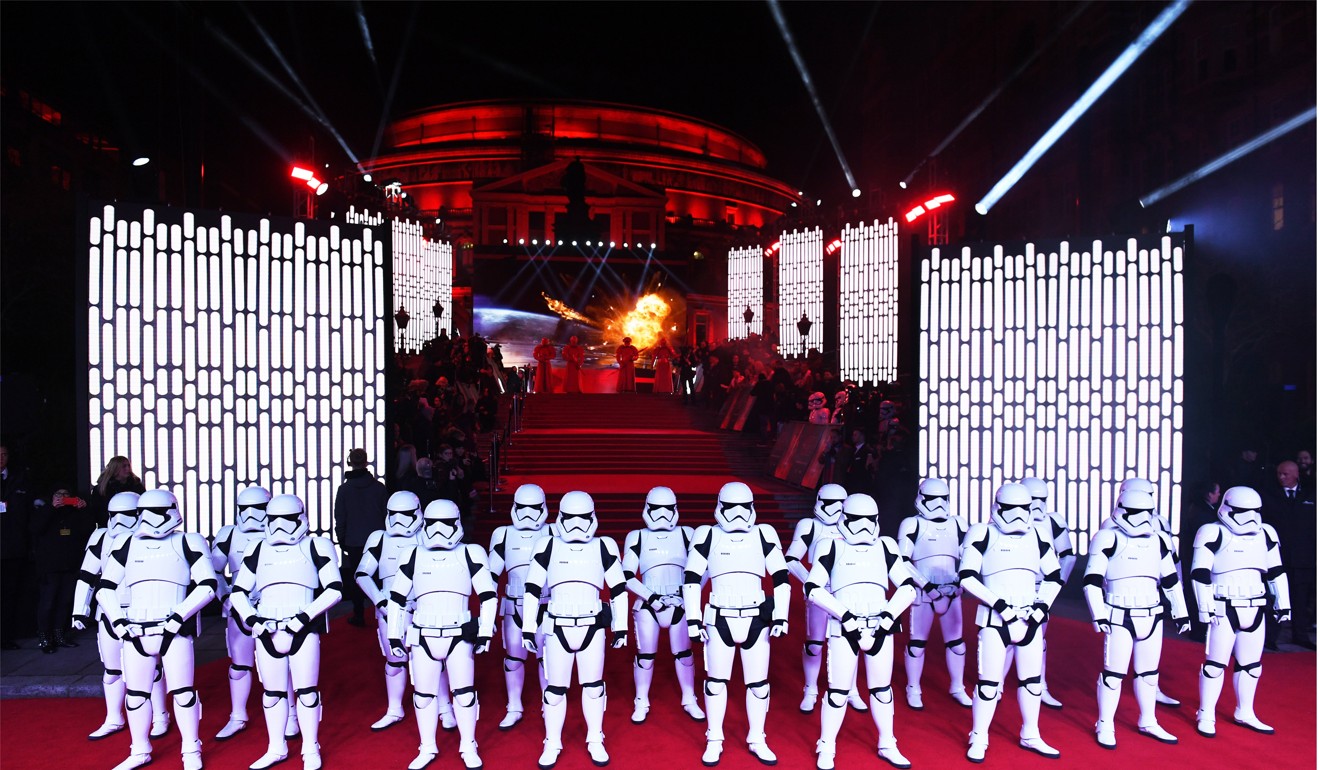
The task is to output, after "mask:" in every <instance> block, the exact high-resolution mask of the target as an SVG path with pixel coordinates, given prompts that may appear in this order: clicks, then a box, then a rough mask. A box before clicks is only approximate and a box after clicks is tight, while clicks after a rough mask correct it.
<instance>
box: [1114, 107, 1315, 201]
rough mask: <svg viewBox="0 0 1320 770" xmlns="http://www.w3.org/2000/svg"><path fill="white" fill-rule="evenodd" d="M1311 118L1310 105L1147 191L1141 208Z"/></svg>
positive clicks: (1308, 121)
mask: <svg viewBox="0 0 1320 770" xmlns="http://www.w3.org/2000/svg"><path fill="white" fill-rule="evenodd" d="M1313 120H1315V107H1312V108H1311V109H1309V110H1307V111H1306V112H1303V113H1301V114H1299V115H1295V116H1293V117H1292V118H1290V119H1289V120H1287V121H1286V122H1284V123H1282V124H1281V125H1278V126H1275V127H1274V128H1271V129H1270V130H1269V131H1266V132H1265V133H1263V134H1261V135H1260V136H1258V137H1256V138H1255V139H1252V140H1251V141H1249V142H1246V143H1244V144H1240V145H1238V146H1237V147H1234V148H1233V149H1231V150H1229V151H1228V152H1226V153H1224V154H1223V155H1220V156H1219V157H1218V158H1215V159H1214V160H1212V161H1210V162H1209V163H1207V164H1205V165H1204V166H1201V167H1200V168H1198V169H1197V170H1195V171H1193V172H1192V173H1190V174H1188V175H1187V176H1185V177H1183V178H1181V179H1179V180H1177V181H1175V182H1173V183H1172V184H1168V185H1165V186H1164V187H1161V188H1160V189H1158V190H1156V191H1155V192H1152V193H1148V194H1147V195H1146V196H1145V197H1143V198H1141V201H1140V203H1141V206H1142V208H1145V207H1146V206H1149V205H1150V204H1152V203H1155V202H1157V201H1160V200H1163V199H1164V198H1167V197H1169V196H1170V195H1173V194H1174V193H1176V192H1178V191H1179V190H1181V189H1183V188H1184V187H1186V186H1187V185H1189V184H1192V183H1193V182H1196V181H1199V180H1201V179H1203V178H1204V177H1207V176H1209V175H1211V174H1213V173H1215V172H1216V171H1218V170H1219V169H1221V168H1223V167H1224V166H1227V165H1228V164H1230V163H1232V162H1233V161H1235V160H1237V159H1238V158H1241V157H1242V156H1244V155H1247V154H1248V153H1252V152H1255V151H1256V150H1259V149H1260V148H1261V147H1264V146H1265V145H1267V144H1269V143H1270V142H1272V141H1274V140H1275V139H1278V138H1279V137H1281V136H1283V135H1284V134H1287V133H1289V132H1291V131H1294V130H1296V129H1298V128H1301V127H1302V126H1304V125H1306V124H1307V123H1310V122H1311V121H1313Z"/></svg>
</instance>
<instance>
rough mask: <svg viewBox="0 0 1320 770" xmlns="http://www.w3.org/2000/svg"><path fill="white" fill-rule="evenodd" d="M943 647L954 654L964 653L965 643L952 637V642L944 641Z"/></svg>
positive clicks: (965, 650)
mask: <svg viewBox="0 0 1320 770" xmlns="http://www.w3.org/2000/svg"><path fill="white" fill-rule="evenodd" d="M944 649H946V650H948V651H949V652H952V653H953V654H954V655H966V654H967V643H966V642H964V641H963V640H961V639H954V640H953V641H952V642H945V643H944Z"/></svg>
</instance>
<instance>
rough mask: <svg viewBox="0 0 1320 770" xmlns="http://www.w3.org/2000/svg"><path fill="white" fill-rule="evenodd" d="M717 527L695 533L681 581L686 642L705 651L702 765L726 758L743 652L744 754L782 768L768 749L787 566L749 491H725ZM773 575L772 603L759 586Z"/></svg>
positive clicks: (734, 486)
mask: <svg viewBox="0 0 1320 770" xmlns="http://www.w3.org/2000/svg"><path fill="white" fill-rule="evenodd" d="M715 523H716V526H713V527H711V526H702V527H698V528H697V531H696V532H695V533H694V534H693V537H692V547H691V548H689V549H688V556H687V569H686V571H685V575H684V579H683V610H684V612H685V614H686V615H687V618H688V634H689V635H690V636H691V637H692V639H693V640H694V641H697V640H699V641H701V642H703V643H704V644H705V650H704V652H705V664H706V683H705V693H706V750H705V753H703V754H702V755H701V762H702V764H704V765H706V766H708V767H709V766H713V765H716V764H718V763H719V761H720V755H721V754H722V753H723V751H724V711H725V706H726V704H727V702H728V697H729V694H728V687H729V677H730V676H731V675H732V673H733V657H734V653H735V652H736V651H738V650H741V651H742V670H743V681H744V684H745V686H746V687H747V723H748V724H747V748H748V749H749V750H750V751H751V752H752V754H754V755H756V758H757V759H759V760H761V762H763V763H766V764H774V763H775V762H777V761H778V758H777V757H776V756H775V753H774V752H773V751H771V750H770V747H769V745H767V743H766V735H765V719H766V715H767V714H768V713H769V711H770V678H769V669H770V639H769V637H771V636H783V635H784V634H785V633H787V632H788V603H789V599H790V597H791V596H792V588H791V587H790V586H789V583H788V565H787V564H786V563H785V561H784V552H783V550H782V549H781V548H780V545H779V535H778V533H776V532H775V530H774V527H771V526H770V525H768V524H757V523H756V507H755V504H754V502H753V500H752V490H751V489H750V488H749V487H748V486H747V485H746V484H744V483H742V482H740V481H731V482H729V483H728V484H725V485H724V486H723V487H721V488H720V494H719V500H718V502H717V504H716V507H715ZM767 574H768V575H770V577H771V579H772V580H773V582H774V595H773V597H771V598H767V597H766V595H765V592H764V591H763V590H762V588H761V581H762V579H763V578H764V577H765V576H766V575H767ZM708 579H709V581H710V598H709V604H707V605H706V606H705V609H704V610H703V608H702V603H701V593H702V585H703V584H704V582H705V581H706V580H708Z"/></svg>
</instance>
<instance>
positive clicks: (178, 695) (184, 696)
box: [170, 687, 197, 709]
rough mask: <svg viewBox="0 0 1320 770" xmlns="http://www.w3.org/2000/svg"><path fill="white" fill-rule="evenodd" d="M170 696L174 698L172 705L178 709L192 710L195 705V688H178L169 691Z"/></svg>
mask: <svg viewBox="0 0 1320 770" xmlns="http://www.w3.org/2000/svg"><path fill="white" fill-rule="evenodd" d="M170 696H171V697H173V698H174V705H175V706H177V707H178V708H181V709H186V708H192V707H193V706H194V705H196V703H197V688H196V687H180V688H179V689H177V690H170Z"/></svg>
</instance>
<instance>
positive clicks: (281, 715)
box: [229, 495, 343, 770]
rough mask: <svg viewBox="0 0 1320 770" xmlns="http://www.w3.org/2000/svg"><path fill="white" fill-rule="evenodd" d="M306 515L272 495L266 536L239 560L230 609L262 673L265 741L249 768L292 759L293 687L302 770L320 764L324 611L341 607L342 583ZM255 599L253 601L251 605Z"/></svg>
mask: <svg viewBox="0 0 1320 770" xmlns="http://www.w3.org/2000/svg"><path fill="white" fill-rule="evenodd" d="M309 530H310V526H309V524H308V521H307V510H306V508H305V507H304V506H303V501H302V500H300V499H299V498H298V497H297V496H295V495H277V496H275V497H273V498H271V501H270V502H269V503H267V504H266V537H265V538H264V539H262V540H260V541H258V542H257V544H256V545H255V546H253V547H252V548H251V549H250V550H249V551H248V552H247V555H246V556H244V557H243V565H242V567H240V568H239V572H238V577H236V578H234V587H233V593H231V594H230V598H229V605H230V608H231V612H236V613H238V617H239V620H241V621H242V623H243V625H245V626H247V627H248V628H250V629H252V635H253V636H254V637H255V638H256V640H257V642H258V645H257V673H258V674H259V675H260V676H261V686H262V696H261V706H262V709H263V710H264V711H265V714H266V733H267V737H268V740H269V741H270V744H269V746H268V748H267V750H266V753H265V754H263V755H262V756H261V757H260V758H259V759H258V760H257V761H256V762H254V763H253V764H252V766H251V767H252V770H264V768H267V767H270V766H272V765H275V764H278V763H280V762H283V761H284V760H285V759H287V758H288V756H289V744H288V741H287V740H286V738H285V732H284V729H285V724H286V723H287V721H288V718H289V711H290V707H291V705H293V704H291V703H290V702H289V696H288V691H289V687H290V686H292V687H293V692H294V696H295V702H296V706H294V707H296V708H297V710H298V723H299V725H300V726H301V728H302V736H303V739H302V758H303V768H305V770H316V768H319V767H320V766H321V746H320V744H318V743H317V742H316V741H317V736H318V734H319V731H320V724H321V692H320V690H319V689H318V688H317V683H318V681H319V680H320V672H321V634H322V633H324V632H325V631H327V630H328V629H329V625H328V620H327V618H326V615H325V613H326V612H327V611H328V610H329V609H330V608H331V607H334V606H335V605H336V604H338V603H339V600H340V598H341V597H342V595H343V584H342V583H341V582H340V580H339V561H338V559H337V558H336V556H335V549H334V545H332V544H331V542H330V539H329V538H325V537H317V536H313V535H311V534H310V531H309ZM254 602H255V604H254Z"/></svg>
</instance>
